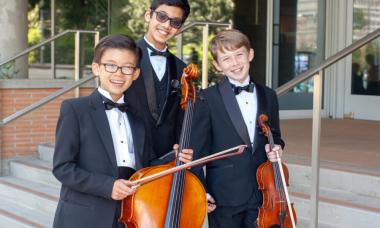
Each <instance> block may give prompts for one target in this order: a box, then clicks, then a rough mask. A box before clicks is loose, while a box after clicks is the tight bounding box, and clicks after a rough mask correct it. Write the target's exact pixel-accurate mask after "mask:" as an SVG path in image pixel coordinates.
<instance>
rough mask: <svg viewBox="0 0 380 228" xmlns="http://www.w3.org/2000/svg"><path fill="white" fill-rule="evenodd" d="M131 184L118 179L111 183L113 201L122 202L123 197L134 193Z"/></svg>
mask: <svg viewBox="0 0 380 228" xmlns="http://www.w3.org/2000/svg"><path fill="white" fill-rule="evenodd" d="M131 186H132V185H131V182H130V181H128V180H124V179H118V180H116V181H115V182H114V183H113V188H112V195H111V198H112V199H113V200H122V199H124V198H125V197H127V196H129V195H132V194H133V193H135V191H136V189H132V188H131Z"/></svg>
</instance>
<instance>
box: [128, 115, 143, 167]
mask: <svg viewBox="0 0 380 228" xmlns="http://www.w3.org/2000/svg"><path fill="white" fill-rule="evenodd" d="M127 116H128V120H129V124H130V125H131V130H132V138H133V147H134V152H135V162H136V170H139V169H141V168H143V165H144V164H143V159H144V157H143V150H144V138H145V137H144V125H142V124H141V121H139V120H138V119H136V117H135V116H134V115H132V114H131V113H129V112H127ZM145 149H146V148H145Z"/></svg>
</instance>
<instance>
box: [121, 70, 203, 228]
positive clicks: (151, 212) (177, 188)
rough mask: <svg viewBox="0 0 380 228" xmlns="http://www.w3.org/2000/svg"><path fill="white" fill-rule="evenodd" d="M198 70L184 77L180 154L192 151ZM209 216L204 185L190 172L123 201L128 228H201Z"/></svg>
mask: <svg viewBox="0 0 380 228" xmlns="http://www.w3.org/2000/svg"><path fill="white" fill-rule="evenodd" d="M197 75H198V67H197V66H196V65H194V64H190V65H189V66H188V67H186V68H185V69H184V74H183V76H182V77H181V92H182V99H181V103H180V105H181V108H182V109H184V110H185V114H184V120H183V123H182V130H181V136H180V142H179V151H182V150H183V149H185V148H189V142H190V132H191V121H192V113H193V107H194V102H195V100H196V90H195V86H194V85H193V83H192V82H193V80H195V79H196V78H197ZM182 164H183V163H182V162H181V161H180V160H179V159H178V157H177V158H176V159H175V161H174V162H171V163H169V164H167V165H160V166H154V167H148V168H144V169H141V170H139V171H137V172H136V173H135V174H134V175H132V177H131V178H130V179H129V180H130V181H132V182H133V181H135V180H138V179H141V178H144V177H146V176H151V175H154V174H157V173H160V172H162V171H165V170H168V169H171V168H173V167H178V166H180V165H182ZM206 213H207V200H206V192H205V190H204V188H203V185H202V183H201V181H200V180H199V179H198V178H197V177H196V176H195V175H194V174H192V173H190V171H188V170H181V171H178V172H175V173H173V174H170V175H167V176H164V177H162V178H160V179H157V180H154V181H152V182H149V183H146V184H144V185H142V186H139V187H138V188H137V190H136V192H135V193H134V194H133V195H131V196H128V197H127V198H125V199H124V200H123V201H122V208H121V217H120V222H122V223H124V224H125V225H126V227H127V228H163V227H164V228H198V227H199V228H200V227H201V226H202V224H203V221H204V218H205V216H206Z"/></svg>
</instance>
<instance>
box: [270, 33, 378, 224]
mask: <svg viewBox="0 0 380 228" xmlns="http://www.w3.org/2000/svg"><path fill="white" fill-rule="evenodd" d="M378 37H380V29H377V30H375V31H373V32H371V33H370V34H368V35H366V36H365V37H363V38H361V39H360V40H358V41H356V42H354V43H352V44H351V45H349V46H347V47H346V48H343V49H342V50H341V51H339V52H337V53H336V54H334V55H332V56H330V57H329V58H327V59H326V60H325V61H323V62H322V63H320V64H318V65H317V66H315V67H313V68H312V69H310V70H308V71H306V72H304V73H302V74H300V75H299V76H297V77H295V78H294V79H292V80H290V81H289V82H287V83H285V84H284V85H282V86H280V87H279V88H277V89H276V93H277V95H278V96H281V95H284V94H285V93H286V92H288V91H289V90H291V89H292V88H294V87H295V86H296V85H298V84H300V83H302V82H304V81H306V80H308V79H310V78H312V77H313V80H314V85H313V88H314V89H313V120H312V121H313V124H312V147H311V171H312V174H311V175H312V176H311V197H310V202H311V214H310V215H311V218H310V228H314V227H318V198H319V148H320V138H321V110H322V85H323V71H324V70H325V69H326V68H327V67H329V66H331V65H333V64H335V63H336V62H338V61H339V60H341V59H343V58H344V57H346V56H348V55H350V54H352V53H353V52H354V51H356V50H358V49H359V48H360V47H362V46H364V45H366V44H368V43H369V42H371V41H372V40H374V39H376V38H378Z"/></svg>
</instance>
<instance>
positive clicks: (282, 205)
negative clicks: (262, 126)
mask: <svg viewBox="0 0 380 228" xmlns="http://www.w3.org/2000/svg"><path fill="white" fill-rule="evenodd" d="M268 136H270V137H268V138H269V141H270V142H269V144H270V147H271V148H273V147H274V142H273V136H272V133H271V132H270V131H269V133H268ZM272 167H273V171H274V172H273V173H274V177H275V185H276V188H277V192H278V193H279V197H280V208H281V212H284V211H286V198H285V197H284V186H283V183H282V181H281V172H280V169H279V165H278V164H277V163H272Z"/></svg>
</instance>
